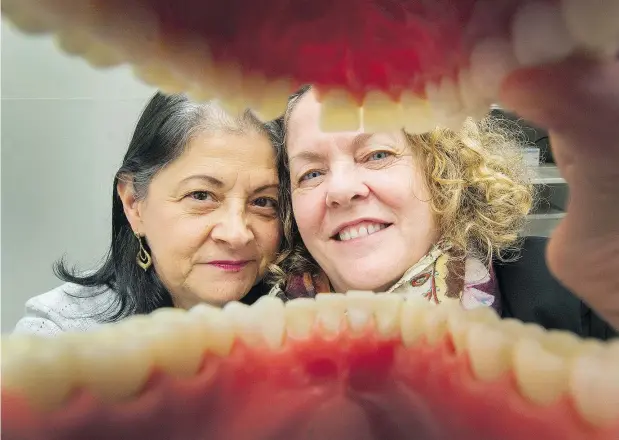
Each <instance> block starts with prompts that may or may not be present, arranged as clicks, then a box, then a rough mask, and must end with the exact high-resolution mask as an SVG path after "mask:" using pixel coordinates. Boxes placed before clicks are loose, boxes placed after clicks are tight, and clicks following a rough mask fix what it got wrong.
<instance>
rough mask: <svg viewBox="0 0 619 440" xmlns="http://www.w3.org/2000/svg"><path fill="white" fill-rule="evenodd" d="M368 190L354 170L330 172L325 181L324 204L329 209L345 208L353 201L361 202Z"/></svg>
mask: <svg viewBox="0 0 619 440" xmlns="http://www.w3.org/2000/svg"><path fill="white" fill-rule="evenodd" d="M369 193H370V189H369V188H368V187H367V185H366V184H365V183H364V182H363V180H362V179H361V176H360V175H359V173H358V172H357V171H356V170H354V169H352V170H351V169H348V168H346V169H336V170H332V172H331V175H330V176H329V179H328V181H327V197H326V203H327V206H328V207H330V208H335V207H337V206H346V205H349V204H350V203H352V202H353V200H361V199H364V198H366V197H367V196H368V194H369Z"/></svg>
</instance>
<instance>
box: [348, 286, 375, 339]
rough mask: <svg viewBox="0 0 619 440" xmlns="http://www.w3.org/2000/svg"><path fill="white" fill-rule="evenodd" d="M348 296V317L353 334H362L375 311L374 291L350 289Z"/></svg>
mask: <svg viewBox="0 0 619 440" xmlns="http://www.w3.org/2000/svg"><path fill="white" fill-rule="evenodd" d="M345 297H346V318H347V319H348V326H349V327H350V329H351V331H352V334H353V335H355V334H360V333H361V332H362V331H363V330H364V329H365V328H366V327H367V325H368V324H369V323H370V321H371V318H372V317H373V313H374V302H373V299H374V293H373V292H365V291H355V290H351V291H348V292H347V293H346V295H345Z"/></svg>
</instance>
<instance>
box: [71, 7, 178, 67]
mask: <svg viewBox="0 0 619 440" xmlns="http://www.w3.org/2000/svg"><path fill="white" fill-rule="evenodd" d="M70 3H72V5H71V8H72V9H76V8H77V6H78V5H84V6H83V7H84V8H85V9H89V10H88V11H86V12H83V13H82V14H90V17H89V19H88V21H87V20H80V21H78V23H88V26H89V32H90V34H91V35H92V37H93V39H95V40H96V41H100V42H102V43H104V44H107V45H109V46H110V47H114V48H116V49H118V50H119V51H121V53H122V56H123V57H124V58H125V59H127V60H130V61H131V63H132V64H149V60H150V62H152V61H155V60H157V61H159V62H161V63H163V64H164V65H165V64H167V63H165V61H167V60H166V59H165V57H164V58H163V59H162V57H161V54H160V53H159V48H160V47H161V45H163V44H164V41H166V40H167V39H169V35H162V33H161V29H160V27H159V20H158V17H157V16H156V14H154V13H153V11H151V10H150V9H149V8H147V7H144V6H142V5H139V4H138V3H136V2H124V1H120V0H115V1H114V3H115V4H112V2H111V1H107V2H106V5H105V7H98V8H96V9H95V8H93V7H92V5H91V4H89V3H91V2H86V1H84V2H75V1H71V2H70ZM92 10H94V11H96V13H94V14H93V13H92ZM119 10H122V13H118V12H119ZM167 65H168V66H170V65H171V64H167Z"/></svg>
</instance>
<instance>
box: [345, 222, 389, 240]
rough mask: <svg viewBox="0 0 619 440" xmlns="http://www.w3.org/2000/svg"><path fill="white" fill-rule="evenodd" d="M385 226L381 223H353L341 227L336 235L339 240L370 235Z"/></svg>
mask: <svg viewBox="0 0 619 440" xmlns="http://www.w3.org/2000/svg"><path fill="white" fill-rule="evenodd" d="M385 227H386V225H384V224H381V223H363V224H362V225H355V226H350V227H348V228H344V229H342V230H341V231H340V233H339V234H338V237H339V239H340V240H341V241H348V240H352V239H353V238H358V237H365V236H366V235H372V234H374V233H375V232H378V231H380V230H381V229H385Z"/></svg>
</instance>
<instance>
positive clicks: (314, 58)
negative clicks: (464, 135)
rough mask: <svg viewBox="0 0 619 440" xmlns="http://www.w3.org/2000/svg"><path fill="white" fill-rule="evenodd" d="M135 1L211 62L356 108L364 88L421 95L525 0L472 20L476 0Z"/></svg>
mask: <svg viewBox="0 0 619 440" xmlns="http://www.w3.org/2000/svg"><path fill="white" fill-rule="evenodd" d="M94 1H96V2H101V1H102V0H94ZM115 1H116V2H117V1H118V0H115ZM106 3H107V2H102V3H101V6H100V7H102V8H106V9H109V8H110V6H109V5H107V6H106ZM138 3H140V4H143V5H144V8H145V9H148V10H149V11H151V13H153V14H154V16H155V17H156V19H157V21H158V24H159V28H160V32H159V34H160V38H162V41H164V42H165V41H172V40H174V41H182V40H188V39H190V38H189V37H190V36H192V37H196V36H199V37H200V38H201V39H202V40H203V41H206V42H207V43H208V45H209V52H210V56H211V57H212V60H213V62H214V65H228V64H230V63H232V64H236V65H237V66H239V67H240V68H241V69H242V71H243V72H244V73H246V74H247V73H259V74H262V75H264V77H265V78H266V79H268V80H275V79H281V78H284V79H290V80H291V81H292V83H293V84H292V87H293V88H295V87H296V86H298V85H302V84H306V83H312V84H314V85H315V86H317V87H318V89H319V90H321V91H323V92H325V91H328V90H330V89H333V88H335V89H339V90H344V89H345V90H347V91H348V92H350V93H351V96H353V97H354V99H355V100H356V101H357V102H358V103H359V104H361V103H362V101H363V98H364V95H365V94H366V93H367V92H369V91H372V90H379V91H382V92H384V93H385V94H387V95H389V96H390V97H392V98H393V99H397V98H398V97H399V95H400V94H401V92H402V91H403V90H409V91H413V92H415V93H416V94H418V95H419V96H424V95H425V91H424V90H425V85H426V84H427V83H428V82H429V81H434V82H436V81H439V80H441V79H443V78H446V77H450V78H455V77H456V75H457V72H458V71H459V70H460V69H461V68H464V67H467V65H468V60H469V56H470V52H471V48H472V45H474V44H475V42H476V41H477V40H478V39H479V38H481V37H483V36H487V35H496V32H495V31H496V30H497V29H499V30H500V31H499V32H500V35H502V34H503V31H504V30H508V29H509V28H510V25H509V20H510V17H511V15H512V13H513V12H514V11H515V10H516V8H517V6H518V5H519V4H522V3H523V2H522V1H519V0H493V2H491V3H492V4H489V5H488V4H486V5H485V9H486V10H489V11H491V13H488V14H483V16H482V15H480V14H477V18H475V19H474V18H472V17H473V16H474V11H475V1H474V0H458V1H426V2H420V1H411V0H408V1H406V0H404V1H401V0H372V1H369V0H349V1H335V2H333V1H301V0H299V1H292V0H265V1H263V2H262V3H261V4H260V5H259V4H258V3H256V4H252V6H251V7H249V8H248V3H247V2H245V1H243V0H226V1H223V2H208V1H207V2H205V1H203V0H188V1H186V2H184V4H183V8H182V9H180V10H179V8H178V7H177V6H176V5H175V4H173V3H170V2H169V1H167V0H149V1H146V0H139V1H138ZM119 13H121V12H114V13H111V16H114V14H119ZM204 80H205V81H206V82H208V78H204Z"/></svg>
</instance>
